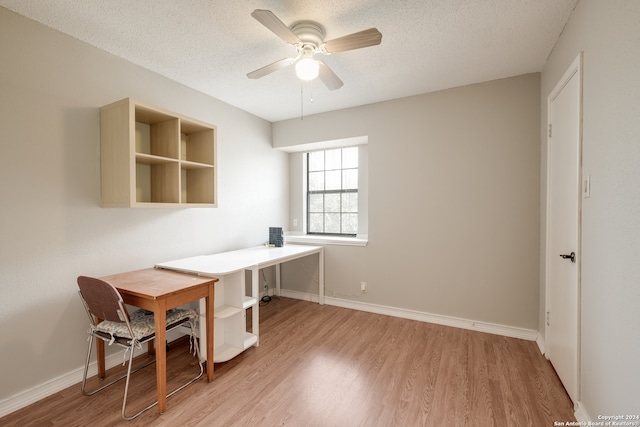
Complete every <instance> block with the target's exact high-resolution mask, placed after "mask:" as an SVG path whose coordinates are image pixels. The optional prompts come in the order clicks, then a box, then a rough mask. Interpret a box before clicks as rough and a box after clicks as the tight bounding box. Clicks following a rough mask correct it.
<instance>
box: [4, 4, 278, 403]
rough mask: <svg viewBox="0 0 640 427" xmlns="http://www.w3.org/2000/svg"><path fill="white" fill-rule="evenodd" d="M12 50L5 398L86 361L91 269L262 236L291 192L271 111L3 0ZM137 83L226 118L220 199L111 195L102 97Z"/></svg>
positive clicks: (167, 103)
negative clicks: (201, 203) (107, 193)
mask: <svg viewBox="0 0 640 427" xmlns="http://www.w3.org/2000/svg"><path fill="white" fill-rule="evenodd" d="M0 58H2V59H1V60H0V62H1V63H2V65H1V66H0V129H1V130H2V132H1V135H0V148H1V150H2V151H1V154H0V199H1V201H0V219H1V221H0V331H2V332H1V333H0V403H1V402H2V401H3V400H5V399H7V398H9V397H11V396H13V395H16V394H18V393H21V392H24V391H26V390H28V389H30V388H32V387H35V386H38V385H43V384H46V383H47V382H49V381H52V380H54V379H56V378H59V377H61V376H63V375H66V374H69V373H72V372H75V373H76V374H77V373H78V372H79V371H78V370H79V369H80V368H81V366H82V365H83V363H84V357H85V351H86V340H85V338H86V329H87V320H86V315H85V313H84V310H83V308H82V306H81V304H80V300H79V298H78V295H77V294H76V292H77V285H76V283H75V280H76V277H77V276H78V275H80V274H86V275H95V276H101V275H107V274H112V273H118V272H123V271H129V270H134V269H139V268H146V267H150V266H153V264H154V263H155V262H160V261H167V260H171V259H176V258H180V257H185V256H191V255H198V254H203V253H213V252H220V251H224V250H228V249H237V248H242V247H248V246H252V245H258V244H262V243H264V242H265V241H266V240H267V238H268V227H269V226H279V225H280V224H283V223H285V221H286V218H287V215H288V212H287V205H288V203H289V201H288V184H287V183H288V159H287V155H286V154H284V153H281V152H279V151H276V150H273V149H272V147H271V124H270V123H269V122H266V121H264V120H262V119H258V118H256V117H255V116H252V115H250V114H248V113H245V112H243V111H240V110H238V109H236V108H233V107H231V106H229V105H226V104H224V103H222V102H220V101H217V100H215V99H212V98H210V97H208V96H205V95H203V94H201V93H197V92H195V91H193V90H191V89H188V88H186V87H184V86H181V85H179V84H177V83H175V82H172V81H170V80H168V79H165V78H162V77H160V76H158V75H156V74H154V73H151V72H149V71H147V70H144V69H142V68H140V67H137V66H134V65H132V64H130V63H127V62H125V61H123V60H120V59H118V58H116V57H114V56H112V55H110V54H107V53H105V52H103V51H99V50H97V49H95V48H92V47H90V46H88V45H86V44H84V43H81V42H79V41H77V40H75V39H72V38H70V37H67V36H64V35H62V34H60V33H58V32H55V31H53V30H51V29H48V28H46V27H44V26H41V25H39V24H36V23H34V22H32V21H28V20H26V19H24V18H22V17H19V16H18V15H15V14H14V13H12V12H9V11H7V10H6V9H4V8H0ZM129 96H130V97H134V98H137V99H140V100H141V101H144V102H147V103H150V104H152V105H157V106H159V107H162V108H165V109H168V110H172V111H175V112H178V113H180V114H184V115H186V116H190V117H193V118H196V119H200V120H203V121H206V122H210V123H213V124H216V125H217V126H218V136H219V140H218V180H219V183H218V190H219V208H217V209H184V210H181V209H103V208H101V207H100V205H99V204H100V157H99V155H100V145H99V144H100V140H99V136H100V121H99V107H100V106H102V105H105V104H108V103H110V102H113V101H117V100H119V99H122V98H125V97H129ZM76 378H77V376H76Z"/></svg>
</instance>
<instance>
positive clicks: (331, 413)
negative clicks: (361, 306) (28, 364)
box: [0, 298, 575, 427]
mask: <svg viewBox="0 0 640 427" xmlns="http://www.w3.org/2000/svg"><path fill="white" fill-rule="evenodd" d="M260 318H261V319H260V346H259V347H254V348H251V349H248V350H247V351H245V352H244V353H242V354H241V355H240V356H238V357H236V358H235V359H233V360H231V361H229V362H227V363H223V364H216V365H215V380H214V381H213V382H212V383H208V382H207V381H206V379H204V378H202V379H200V380H199V381H198V382H197V383H195V384H193V385H191V386H189V387H188V388H187V389H185V390H183V391H181V392H179V393H178V394H176V395H174V396H173V397H171V398H169V399H168V410H167V412H165V413H164V414H162V415H159V414H158V413H157V412H156V410H155V408H154V409H151V410H149V411H147V412H146V413H144V414H143V415H141V416H140V417H138V418H137V419H136V420H134V421H131V422H126V421H122V420H121V419H120V404H121V399H122V392H123V389H124V384H123V383H122V384H120V385H115V386H112V387H110V388H109V389H107V390H105V391H102V392H100V393H99V394H97V395H94V396H93V397H86V396H83V395H82V394H81V393H80V386H79V385H77V386H73V387H70V388H68V389H66V390H63V391H61V392H59V393H56V394H55V395H53V396H50V397H48V398H46V399H43V400H42V401H40V402H37V403H35V404H33V405H31V406H29V407H27V408H23V409H21V410H19V411H16V412H14V413H12V414H9V415H8V416H6V417H4V418H0V426H21V427H24V426H65V427H67V426H119V425H127V426H203V427H204V426H208V427H209V426H216V427H217V426H224V427H227V426H295V427H297V426H340V427H342V426H348V427H351V426H384V427H386V426H403V427H412V426H434V427H435V426H447V427H448V426H474V427H475V426H477V427H485V426H498V427H503V426H533V427H543V426H545V427H546V426H553V425H554V421H565V422H566V421H575V418H574V416H573V409H572V404H571V401H570V399H569V398H568V396H567V394H566V392H565V390H564V389H563V387H562V385H561V383H560V381H559V380H558V377H557V376H556V374H555V372H554V370H553V368H552V367H551V365H550V364H549V362H548V361H547V360H546V359H545V358H544V357H543V356H542V355H541V354H540V352H539V350H538V348H537V346H536V344H535V343H534V342H530V341H524V340H518V339H513V338H506V337H502V336H497V335H491V334H485V333H480V332H473V331H467V330H462V329H456V328H450V327H445V326H439V325H433V324H429V323H423V322H417V321H413V320H406V319H399V318H394V317H388V316H382V315H377V314H371V313H365V312H360V311H353V310H349V309H344V308H339V307H333V306H326V305H324V306H321V305H318V304H313V303H310V302H305V301H298V300H292V299H287V298H282V299H274V300H273V301H272V302H271V303H269V304H267V305H266V306H262V307H261V308H260ZM79 339H84V337H82V338H79ZM145 357H147V356H142V358H145ZM152 366H153V365H152ZM194 366H195V365H194V361H193V358H192V357H191V356H189V355H188V353H187V348H186V346H184V345H176V346H175V348H172V349H171V350H170V351H169V352H168V368H169V372H168V376H169V380H168V381H169V384H168V387H171V384H174V383H177V381H179V380H180V379H182V378H177V377H176V376H177V375H191V374H192V373H193V369H194ZM115 369H121V368H114V370H115ZM154 371H155V370H154V368H153V367H150V368H146V369H145V370H143V371H141V372H139V373H137V374H135V375H134V377H133V379H132V386H131V387H132V389H131V391H130V393H132V394H131V396H132V397H131V405H132V406H131V409H132V410H133V409H135V407H138V406H139V407H142V406H143V404H146V403H147V401H148V400H149V398H153V395H154V393H155V389H154V387H155V376H154ZM183 371H184V374H183V373H182V372H183ZM186 371H188V372H186ZM110 373H111V372H110ZM174 380H175V381H176V382H174ZM169 389H170V388H169Z"/></svg>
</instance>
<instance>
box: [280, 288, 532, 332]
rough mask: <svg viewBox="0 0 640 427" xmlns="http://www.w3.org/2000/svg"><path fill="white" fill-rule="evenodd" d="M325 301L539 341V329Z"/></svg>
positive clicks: (301, 294)
mask: <svg viewBox="0 0 640 427" xmlns="http://www.w3.org/2000/svg"><path fill="white" fill-rule="evenodd" d="M281 294H282V296H284V297H288V298H294V299H301V300H305V301H313V298H316V300H317V295H313V294H307V293H304V292H296V291H288V290H286V289H282V290H281ZM324 303H325V304H327V305H333V306H336V307H343V308H349V309H352V310H360V311H366V312H369V313H376V314H383V315H387V316H393V317H400V318H403V319H410V320H417V321H420V322H426V323H434V324H437V325H444V326H451V327H454V328H461V329H469V330H472V331H478V332H486V333H489V334H495V335H502V336H505V337H511V338H519V339H523V340H527V341H537V339H538V331H534V330H532V329H525V328H517V327H514V326H505V325H498V324H495V323H487V322H478V321H475V320H469V319H462V318H459V317H451V316H443V315H440V314H431V313H425V312H421V311H415V310H407V309H404V308H396V307H389V306H384V305H378V304H369V303H363V302H358V301H350V300H345V299H341V298H333V297H327V296H325V297H324Z"/></svg>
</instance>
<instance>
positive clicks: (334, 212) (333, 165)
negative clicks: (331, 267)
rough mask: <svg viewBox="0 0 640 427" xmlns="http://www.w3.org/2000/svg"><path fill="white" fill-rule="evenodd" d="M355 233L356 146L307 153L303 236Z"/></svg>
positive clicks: (356, 194) (356, 226) (353, 234)
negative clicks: (304, 232) (305, 209)
mask: <svg viewBox="0 0 640 427" xmlns="http://www.w3.org/2000/svg"><path fill="white" fill-rule="evenodd" d="M357 233H358V147H357V146H356V147H347V148H337V149H331V150H325V151H313V152H310V153H307V234H324V235H339V236H356V235H357Z"/></svg>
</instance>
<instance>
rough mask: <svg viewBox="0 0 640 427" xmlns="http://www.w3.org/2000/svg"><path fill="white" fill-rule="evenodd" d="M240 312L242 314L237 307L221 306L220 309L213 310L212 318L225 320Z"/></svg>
mask: <svg viewBox="0 0 640 427" xmlns="http://www.w3.org/2000/svg"><path fill="white" fill-rule="evenodd" d="M241 312H242V309H240V308H238V307H232V306H230V305H222V306H220V307H216V308H215V310H214V313H213V317H214V318H216V319H225V318H228V317H231V316H233V315H235V314H238V313H241Z"/></svg>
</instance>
